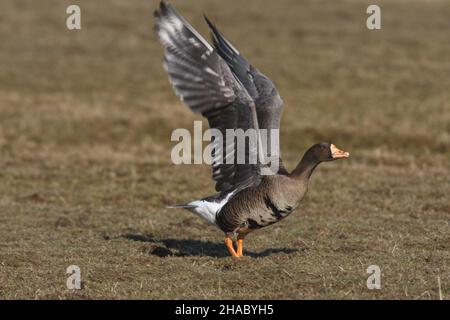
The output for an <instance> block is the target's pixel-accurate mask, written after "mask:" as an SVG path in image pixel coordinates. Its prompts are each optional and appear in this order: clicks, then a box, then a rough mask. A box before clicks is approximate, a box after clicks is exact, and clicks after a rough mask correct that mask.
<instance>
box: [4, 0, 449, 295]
mask: <svg viewBox="0 0 450 320" xmlns="http://www.w3.org/2000/svg"><path fill="white" fill-rule="evenodd" d="M72 3H73V1H50V0H41V1H39V4H37V3H36V1H31V0H30V1H26V0H6V1H1V2H0V39H1V43H2V44H1V46H2V49H1V50H0V298H3V299H13V298H20V299H104V298H107V299H109V298H113V299H128V298H137V299H141V298H151V299H166V298H194V299H203V298H219V299H221V298H224V299H225V298H227V299H235V298H236V299H243V298H255V299H260V298H271V299H272V298H273V299H281V298H286V299H311V298H319V299H330V298H331V299H359V298H363V299H386V298H387V299H439V291H441V292H440V293H441V295H442V296H443V298H444V299H448V298H450V225H449V224H450V199H449V198H450V196H449V195H450V161H449V159H450V90H449V89H450V41H449V39H450V19H449V17H450V3H449V2H448V1H444V0H442V1H432V0H430V1H419V0H412V1H406V0H404V1H401V0H395V1H392V0H390V1H382V2H380V1H370V2H367V1H350V0H347V1H331V0H330V1H323V0H321V1H315V0H314V1H313V0H309V1H298V0H283V1H260V0H251V1H245V5H243V4H242V3H243V2H242V1H237V0H233V1H227V3H226V4H224V3H223V1H219V0H208V1H207V0H204V1H181V0H178V1H175V0H174V1H172V3H174V4H175V5H176V7H177V8H178V9H179V10H180V11H181V12H182V13H183V14H184V15H185V16H186V17H187V18H188V20H190V21H191V23H192V24H193V25H194V26H195V27H196V28H198V30H199V31H201V32H202V33H203V34H204V35H207V34H208V33H207V28H206V25H205V23H204V22H203V21H202V14H203V13H207V14H208V15H209V16H210V17H211V19H212V20H213V21H215V22H216V23H217V25H218V26H219V27H220V28H221V30H222V31H223V32H224V33H225V35H226V36H227V37H228V38H229V39H230V40H232V42H233V43H234V44H235V45H236V47H237V48H238V49H239V50H240V51H241V52H242V53H243V54H244V55H245V56H246V57H247V58H248V59H249V60H250V61H252V63H253V64H254V65H256V66H257V67H259V68H260V69H261V70H262V71H263V72H264V73H265V74H267V75H268V76H269V77H270V78H271V79H272V80H273V81H274V82H275V83H276V85H277V87H278V89H279V91H280V93H281V95H282V97H283V100H284V102H285V108H284V116H283V119H282V129H281V145H282V154H283V159H284V160H285V162H286V164H287V166H288V168H289V169H292V168H293V167H294V166H295V165H296V163H297V161H298V160H299V159H300V157H301V156H302V154H303V152H304V151H305V149H306V148H307V147H308V146H310V145H311V144H313V143H316V142H320V141H331V142H333V143H335V144H336V145H337V146H338V147H341V148H342V149H344V150H347V151H349V152H350V153H351V154H352V158H350V159H349V160H347V161H338V162H336V163H327V164H323V165H322V166H321V167H320V168H319V169H318V170H317V171H316V172H315V174H314V176H313V178H312V183H311V186H310V189H309V193H308V195H307V197H306V199H305V200H304V202H303V205H302V206H301V208H300V209H298V210H297V211H296V212H295V213H294V214H292V215H291V216H290V217H289V218H288V219H286V220H284V221H282V222H280V223H278V224H276V225H274V226H272V227H269V228H266V229H263V230H260V231H258V232H255V233H254V234H252V235H251V236H249V237H248V238H247V241H246V249H247V251H246V255H247V256H246V257H244V258H243V259H240V260H235V259H233V258H231V257H229V256H228V253H227V250H226V248H225V246H224V245H223V234H222V233H221V232H219V231H218V230H215V229H214V228H213V227H210V226H209V225H208V224H207V223H206V222H204V221H202V220H201V219H200V218H198V217H196V216H194V215H192V214H191V213H189V212H187V211H179V210H170V209H166V208H165V207H166V205H167V204H171V203H178V202H184V201H188V200H193V199H198V198H200V197H203V196H206V195H209V194H212V193H213V184H212V182H211V180H210V168H209V167H208V166H206V165H191V166H189V165H185V166H174V165H173V164H172V163H171V160H170V152H171V148H172V147H173V145H174V143H173V142H171V141H170V135H171V132H172V130H174V129H175V128H188V129H190V130H192V127H193V120H196V119H200V118H199V117H198V116H195V115H192V114H191V113H190V111H189V110H188V109H187V108H186V107H185V106H183V105H182V103H181V102H179V101H178V99H177V98H176V96H175V95H174V94H173V92H172V88H171V87H170V85H169V83H168V81H167V76H166V74H165V73H164V70H163V68H162V66H161V61H162V48H161V46H160V44H159V43H158V42H157V40H156V37H155V36H154V34H153V32H152V27H153V19H152V11H153V10H154V9H155V8H156V6H157V1H126V0H121V1H119V0H112V1H100V0H95V1H92V0H78V1H76V3H77V4H79V5H80V6H81V10H82V13H81V15H82V16H81V17H82V30H79V31H68V30H67V29H66V26H65V19H66V17H67V15H66V13H65V10H66V7H67V5H69V4H72ZM369 4H379V5H380V6H381V9H382V29H381V30H378V31H369V30H368V29H367V28H366V26H365V20H366V17H367V14H366V8H367V6H368V5H369ZM69 265H78V266H80V268H81V276H82V285H83V286H82V289H81V290H74V291H72V290H68V289H67V288H66V279H67V277H68V275H67V274H66V268H67V267H68V266H69ZM369 265H378V266H379V267H380V268H381V272H382V277H381V285H382V288H381V290H369V289H367V287H366V279H367V277H368V276H369V275H368V274H367V273H366V269H367V267H368V266H369ZM438 279H440V282H441V290H439V287H438Z"/></svg>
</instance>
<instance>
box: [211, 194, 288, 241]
mask: <svg viewBox="0 0 450 320" xmlns="http://www.w3.org/2000/svg"><path fill="white" fill-rule="evenodd" d="M249 198H250V197H247V199H240V197H236V198H235V199H232V200H231V201H230V202H229V203H227V204H226V205H225V206H224V207H223V208H222V210H221V211H220V213H219V214H218V215H217V221H216V223H217V225H218V226H219V227H220V228H221V229H222V230H223V231H224V232H237V233H248V232H251V231H253V230H256V229H260V228H263V227H266V226H269V225H271V224H274V223H276V222H278V221H280V220H282V219H284V218H286V217H287V216H288V215H289V214H290V213H291V212H292V211H293V210H294V209H295V207H296V206H295V207H294V205H289V204H285V203H275V202H274V201H272V199H271V198H270V196H268V195H261V196H260V197H251V198H250V199H249ZM239 200H240V201H239ZM245 200H247V201H245Z"/></svg>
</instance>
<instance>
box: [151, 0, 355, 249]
mask: <svg viewBox="0 0 450 320" xmlns="http://www.w3.org/2000/svg"><path fill="white" fill-rule="evenodd" d="M155 18H156V26H155V30H156V33H157V35H158V37H159V40H160V41H161V43H162V44H163V46H164V48H165V59H164V66H165V69H166V71H167V73H168V74H169V80H170V82H171V83H172V85H173V87H174V89H175V92H176V93H177V95H178V96H180V98H181V100H182V101H183V102H184V103H185V104H186V105H187V106H188V107H189V108H190V109H191V110H192V111H194V112H196V113H201V114H202V115H203V116H204V117H206V118H207V119H208V122H209V125H210V127H211V128H215V129H218V130H220V132H222V133H224V136H225V129H243V130H247V129H255V130H256V131H257V130H258V129H268V130H270V129H278V128H279V125H280V116H281V110H282V100H281V98H280V96H279V94H278V92H277V90H276V88H275V86H274V85H273V83H272V82H271V81H270V80H269V79H268V78H267V77H266V76H265V75H263V74H262V73H260V72H259V71H258V70H257V69H256V68H255V67H253V66H252V65H251V64H250V63H249V62H248V61H247V60H246V59H245V58H244V57H243V56H242V55H241V54H240V53H239V52H238V51H237V50H236V49H235V48H234V47H233V46H232V45H231V44H230V42H229V41H227V40H226V39H225V38H224V37H223V35H222V34H221V33H220V32H219V31H218V29H217V28H216V27H215V26H214V25H213V24H212V23H211V22H210V21H209V20H208V19H207V18H206V17H205V18H206V21H207V23H208V25H209V26H210V28H211V30H212V36H213V44H214V47H213V46H211V45H210V44H209V43H208V42H207V41H206V40H205V39H204V38H203V37H202V36H201V35H200V34H199V33H198V32H197V31H196V30H195V29H194V28H193V27H192V26H191V25H189V24H188V23H187V21H186V20H185V19H184V18H183V17H182V16H181V15H180V14H179V13H178V12H177V11H176V10H175V9H174V8H173V7H172V6H170V5H169V4H166V3H164V2H161V4H160V9H159V10H157V11H155ZM249 149H250V150H249V151H248V152H250V153H252V152H253V153H258V152H259V153H261V151H259V150H260V149H259V148H253V149H252V148H249ZM213 150H219V152H220V150H223V151H222V152H225V150H226V147H225V146H224V145H218V146H217V145H216V146H214V142H213ZM236 151H237V150H234V152H235V153H236ZM276 154H278V153H276ZM225 156H226V155H225ZM247 156H248V155H247ZM348 156H349V153H348V152H344V151H341V150H339V149H338V148H336V147H335V146H334V145H333V144H330V143H327V142H323V143H319V144H315V145H313V146H312V147H310V148H309V149H308V150H307V151H306V152H305V154H304V156H303V158H302V160H301V161H300V163H299V164H298V165H297V167H296V168H295V169H294V170H293V171H292V172H291V173H288V172H287V171H286V169H285V168H284V166H283V165H282V162H281V160H280V165H279V170H278V171H277V172H275V174H273V175H262V174H261V170H262V169H263V165H262V164H261V162H258V163H256V164H251V163H247V162H245V164H236V162H234V163H233V164H228V163H227V164H224V163H222V162H215V161H214V154H213V163H212V169H213V179H214V180H215V182H216V186H215V187H216V190H217V192H219V193H218V194H216V195H213V196H210V197H207V198H204V199H201V200H197V201H192V202H190V203H187V204H185V205H177V206H173V207H177V208H186V209H188V210H190V211H192V212H194V213H196V214H198V215H200V216H201V217H203V218H205V219H206V220H207V221H209V222H210V223H212V224H214V225H216V226H217V227H219V228H220V229H221V230H222V231H223V232H225V244H226V246H227V248H228V250H229V252H230V254H231V255H232V256H234V257H241V256H242V250H243V240H244V237H245V236H246V235H247V234H248V233H250V232H251V231H253V230H256V229H259V228H262V227H265V226H268V225H271V224H273V223H275V222H277V221H280V220H281V219H283V218H285V217H287V216H288V215H289V214H290V213H291V212H292V211H294V210H295V209H296V208H297V207H298V205H299V203H300V201H301V200H302V198H303V197H304V196H305V194H306V191H307V187H308V181H309V179H310V176H311V174H312V172H313V171H314V169H315V168H316V167H317V165H318V164H319V163H321V162H323V161H332V160H336V159H340V158H346V157H348ZM258 159H260V158H258ZM234 236H237V250H235V249H234V246H233V240H232V239H233V237H234Z"/></svg>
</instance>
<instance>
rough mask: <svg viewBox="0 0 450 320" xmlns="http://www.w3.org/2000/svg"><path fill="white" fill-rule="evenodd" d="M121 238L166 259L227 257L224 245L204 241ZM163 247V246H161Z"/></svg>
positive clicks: (247, 253)
mask: <svg viewBox="0 0 450 320" xmlns="http://www.w3.org/2000/svg"><path fill="white" fill-rule="evenodd" d="M121 238H125V239H128V240H133V241H141V242H148V243H152V244H153V246H152V248H151V249H150V251H149V253H150V254H153V255H156V256H159V257H167V256H178V257H189V256H209V257H214V258H224V257H229V256H230V254H229V253H228V251H227V249H226V247H225V244H224V243H217V242H212V241H205V240H189V239H173V238H167V239H160V238H155V237H153V236H151V235H143V234H131V233H127V234H124V235H122V236H121ZM161 245H164V246H161ZM302 251H304V249H296V248H269V249H266V250H264V251H261V252H252V251H248V250H244V255H245V256H250V257H253V258H262V257H267V256H270V255H272V254H276V253H286V254H290V253H295V252H302Z"/></svg>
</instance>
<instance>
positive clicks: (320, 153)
mask: <svg viewBox="0 0 450 320" xmlns="http://www.w3.org/2000/svg"><path fill="white" fill-rule="evenodd" d="M310 151H312V153H313V155H314V158H316V160H318V161H319V162H323V161H334V160H338V159H343V158H348V157H350V153H348V152H346V151H343V150H341V149H339V148H337V147H336V146H335V145H334V144H332V143H328V142H322V143H318V144H315V145H314V146H313V147H312V148H311V149H310Z"/></svg>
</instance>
